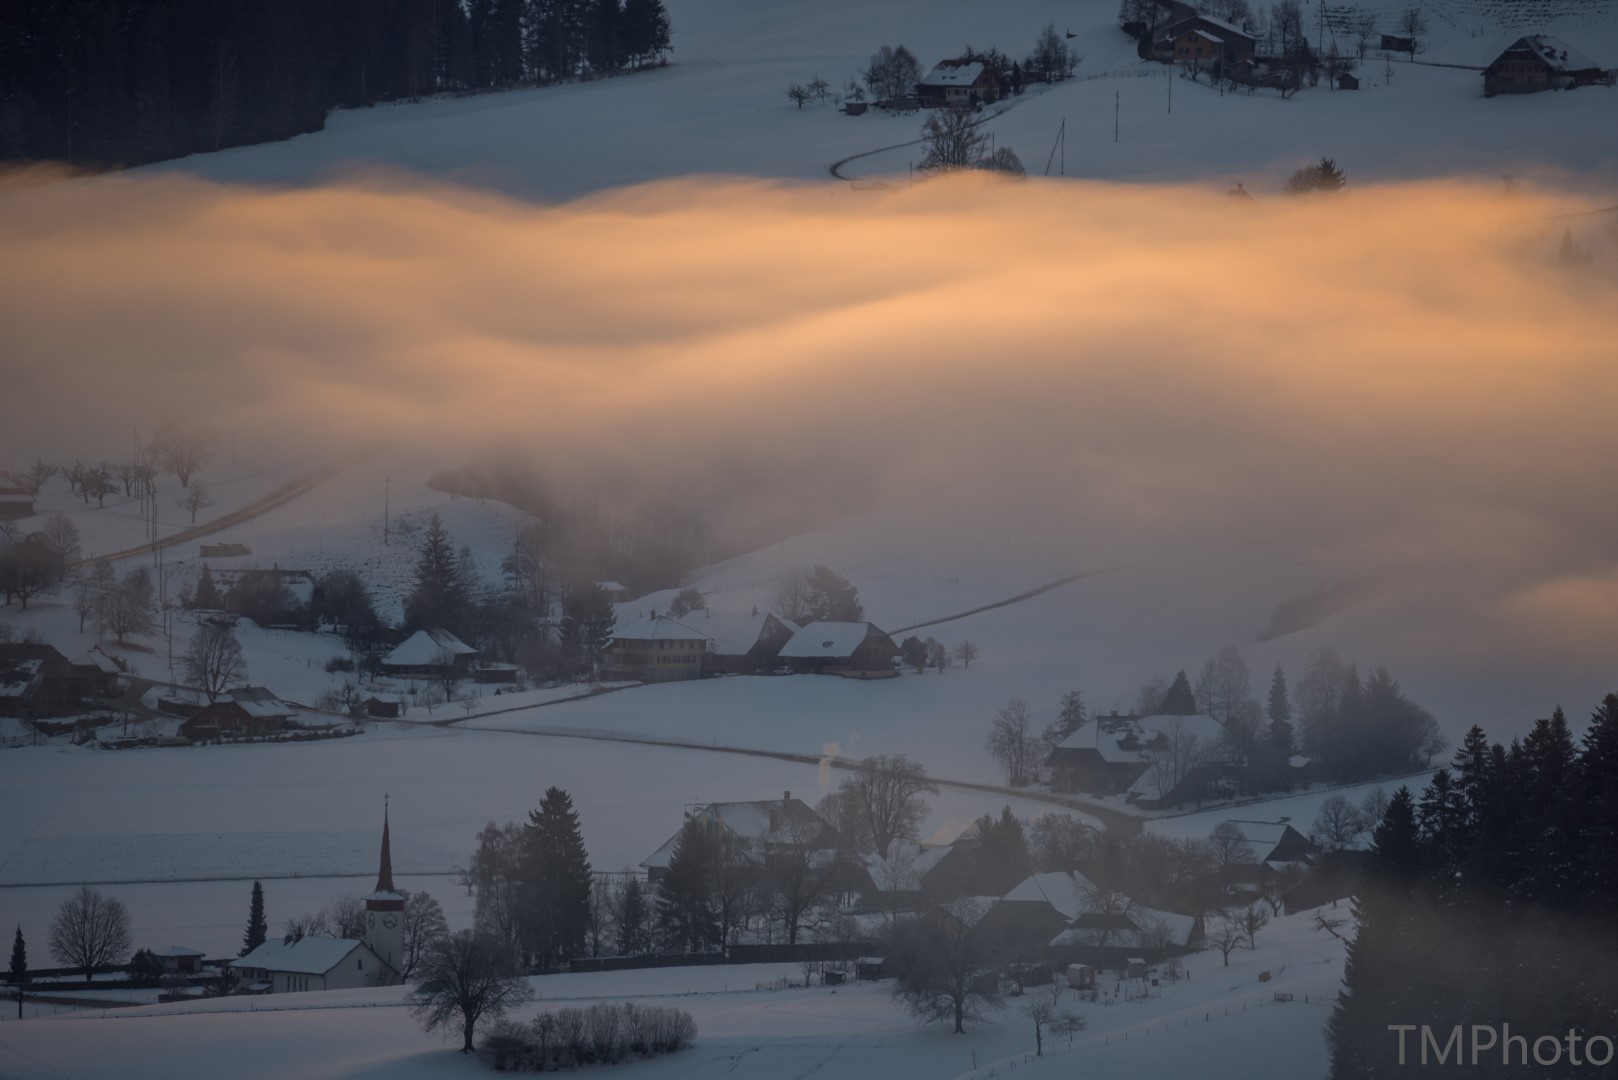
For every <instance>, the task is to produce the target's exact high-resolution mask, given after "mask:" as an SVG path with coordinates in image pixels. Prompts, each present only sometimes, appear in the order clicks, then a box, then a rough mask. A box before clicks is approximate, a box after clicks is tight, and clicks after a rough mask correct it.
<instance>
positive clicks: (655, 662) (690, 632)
mask: <svg viewBox="0 0 1618 1080" xmlns="http://www.w3.org/2000/svg"><path fill="white" fill-rule="evenodd" d="M688 617H689V616H688ZM710 644H711V639H710V638H709V637H708V635H707V634H704V633H703V632H702V631H700V630H694V629H692V628H691V627H690V626H688V625H687V624H686V623H684V622H682V621H680V620H679V619H673V618H670V617H669V616H667V615H656V614H654V615H651V616H649V617H647V618H644V619H637V620H635V621H633V622H631V623H628V624H627V625H625V626H622V627H619V628H617V630H616V631H615V632H614V634H613V638H612V644H611V645H610V646H608V649H607V656H606V659H605V661H604V662H603V664H602V669H601V675H602V677H603V678H605V679H608V680H609V681H611V680H619V679H638V680H640V681H641V682H674V681H677V680H680V679H700V678H701V677H702V671H703V665H704V661H705V660H706V658H707V656H708V646H709V645H710Z"/></svg>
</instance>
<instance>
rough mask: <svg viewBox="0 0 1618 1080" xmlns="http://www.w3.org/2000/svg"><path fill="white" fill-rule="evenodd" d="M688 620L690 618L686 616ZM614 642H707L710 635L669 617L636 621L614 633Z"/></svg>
mask: <svg viewBox="0 0 1618 1080" xmlns="http://www.w3.org/2000/svg"><path fill="white" fill-rule="evenodd" d="M686 617H687V618H688V619H689V618H690V616H686ZM612 640H614V641H707V640H708V635H707V634H704V633H703V632H702V631H700V630H693V629H692V628H691V627H690V626H687V625H686V624H685V623H683V622H681V621H680V620H678V619H673V618H670V617H669V616H667V615H658V616H655V617H653V618H646V619H636V620H634V621H633V622H629V623H626V624H625V625H623V626H619V627H616V628H615V629H614V630H613V632H612Z"/></svg>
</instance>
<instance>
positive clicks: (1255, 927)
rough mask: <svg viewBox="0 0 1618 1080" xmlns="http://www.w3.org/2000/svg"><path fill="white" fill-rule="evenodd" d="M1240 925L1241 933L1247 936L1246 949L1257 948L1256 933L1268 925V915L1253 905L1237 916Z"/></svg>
mask: <svg viewBox="0 0 1618 1080" xmlns="http://www.w3.org/2000/svg"><path fill="white" fill-rule="evenodd" d="M1237 920H1238V921H1239V922H1240V923H1241V927H1242V933H1243V934H1245V935H1246V936H1247V947H1248V948H1249V949H1256V948H1258V932H1259V931H1260V930H1262V929H1264V928H1265V927H1266V926H1268V925H1270V913H1269V912H1268V911H1265V910H1264V909H1263V908H1261V907H1259V906H1258V905H1257V904H1254V905H1253V906H1252V907H1250V908H1248V909H1247V910H1246V911H1243V912H1242V913H1241V914H1240V915H1238V916H1237Z"/></svg>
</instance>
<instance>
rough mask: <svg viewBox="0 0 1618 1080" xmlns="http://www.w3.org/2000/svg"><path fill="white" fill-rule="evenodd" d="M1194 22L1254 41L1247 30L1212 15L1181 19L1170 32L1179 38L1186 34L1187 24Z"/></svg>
mask: <svg viewBox="0 0 1618 1080" xmlns="http://www.w3.org/2000/svg"><path fill="white" fill-rule="evenodd" d="M1193 22H1196V23H1202V24H1203V25H1204V26H1211V27H1213V28H1214V29H1216V30H1223V31H1224V32H1225V33H1227V34H1235V35H1237V36H1238V37H1244V38H1247V39H1248V40H1249V41H1251V40H1253V35H1252V34H1249V33H1248V32H1247V31H1246V30H1243V29H1242V28H1241V27H1239V26H1237V25H1236V24H1235V23H1233V22H1226V21H1225V20H1224V19H1216V18H1214V17H1213V16H1212V15H1193V16H1191V17H1190V18H1189V19H1181V20H1180V21H1179V22H1177V23H1175V24H1174V25H1173V26H1171V27H1169V28H1168V32H1169V33H1170V34H1174V35H1175V36H1176V37H1178V36H1179V34H1180V33H1184V30H1183V27H1184V26H1185V25H1186V24H1187V23H1193ZM1214 40H1215V41H1218V40H1219V39H1218V38H1215V39H1214Z"/></svg>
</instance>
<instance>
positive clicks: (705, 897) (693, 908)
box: [657, 816, 719, 952]
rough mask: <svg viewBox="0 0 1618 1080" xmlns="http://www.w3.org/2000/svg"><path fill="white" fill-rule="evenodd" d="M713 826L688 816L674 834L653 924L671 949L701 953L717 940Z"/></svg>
mask: <svg viewBox="0 0 1618 1080" xmlns="http://www.w3.org/2000/svg"><path fill="white" fill-rule="evenodd" d="M715 828H716V826H715V825H713V824H712V823H711V822H709V821H708V820H707V819H705V818H703V817H700V816H694V817H689V818H687V819H686V821H685V824H684V825H682V826H680V831H679V833H677V834H676V835H675V837H674V850H673V851H672V852H671V853H670V855H669V865H668V872H667V874H665V876H664V878H663V880H662V882H661V883H660V884H659V885H658V888H657V925H658V929H659V930H660V931H661V932H662V934H663V936H664V938H665V939H666V941H667V942H668V944H669V946H670V947H672V948H675V949H684V950H686V951H688V952H701V951H703V950H705V949H706V948H708V946H709V945H711V944H713V943H714V942H716V941H718V940H719V917H718V914H717V913H716V912H715V910H714V902H713V884H714V878H715V875H716V869H717V868H716V866H715V863H716V861H717V860H716V848H717V845H716V844H715V843H714V837H713V835H712V830H713V829H715Z"/></svg>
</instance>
